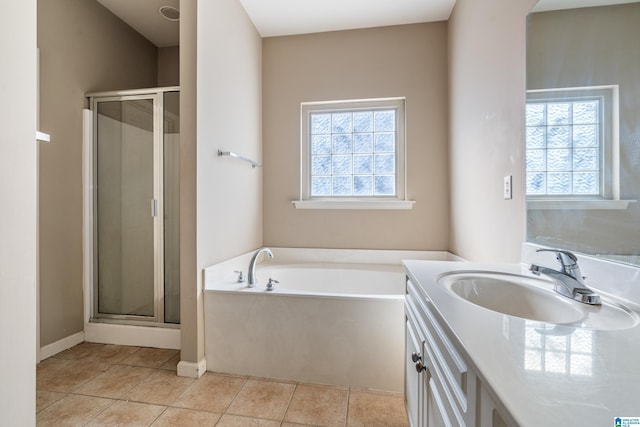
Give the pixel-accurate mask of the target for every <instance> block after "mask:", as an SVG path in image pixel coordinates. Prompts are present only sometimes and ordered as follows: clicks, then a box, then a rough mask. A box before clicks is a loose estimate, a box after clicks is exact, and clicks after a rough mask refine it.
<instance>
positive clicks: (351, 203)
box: [291, 200, 416, 210]
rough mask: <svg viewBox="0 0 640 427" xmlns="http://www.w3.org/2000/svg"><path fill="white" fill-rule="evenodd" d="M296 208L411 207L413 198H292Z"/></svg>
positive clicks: (413, 201) (372, 208) (413, 202)
mask: <svg viewBox="0 0 640 427" xmlns="http://www.w3.org/2000/svg"><path fill="white" fill-rule="evenodd" d="M291 203H293V205H294V206H295V208H296V209H344V210H355V209H371V210H374V209H396V210H398V209H413V205H414V204H415V203H416V202H415V200H293V201H292V202H291Z"/></svg>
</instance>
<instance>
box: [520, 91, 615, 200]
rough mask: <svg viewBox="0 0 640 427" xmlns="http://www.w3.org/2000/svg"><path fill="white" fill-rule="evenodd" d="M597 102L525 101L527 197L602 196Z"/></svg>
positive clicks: (592, 100)
mask: <svg viewBox="0 0 640 427" xmlns="http://www.w3.org/2000/svg"><path fill="white" fill-rule="evenodd" d="M602 103H603V100H602V98H599V97H596V98H576V99H554V100H530V101H528V102H527V107H526V188H527V195H528V196H556V195H557V196H574V195H577V196H599V195H601V194H602V188H601V186H602V173H603V167H602V153H603V150H602V144H603V141H602V138H603V131H602V126H603V123H602V110H603V105H602Z"/></svg>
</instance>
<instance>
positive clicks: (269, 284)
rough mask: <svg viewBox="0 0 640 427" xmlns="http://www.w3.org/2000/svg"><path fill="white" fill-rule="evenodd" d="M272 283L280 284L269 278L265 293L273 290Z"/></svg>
mask: <svg viewBox="0 0 640 427" xmlns="http://www.w3.org/2000/svg"><path fill="white" fill-rule="evenodd" d="M274 283H280V282H278V281H277V280H275V279H272V278H271V277H269V283H267V291H272V290H273V289H274V287H273V284H274Z"/></svg>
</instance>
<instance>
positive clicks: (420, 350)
mask: <svg viewBox="0 0 640 427" xmlns="http://www.w3.org/2000/svg"><path fill="white" fill-rule="evenodd" d="M405 321H406V324H405V331H406V332H405V353H406V354H405V396H406V407H407V415H408V418H409V423H410V425H411V427H440V426H464V427H474V426H479V427H499V426H506V425H508V424H507V423H505V422H504V421H503V417H502V416H501V415H500V413H499V412H498V410H497V407H499V405H496V404H495V402H494V401H493V399H492V398H491V396H490V394H489V393H488V392H487V390H486V389H485V387H484V386H483V385H482V384H481V381H480V380H479V378H478V377H477V375H476V373H475V372H474V371H473V370H472V369H471V367H470V364H469V363H468V357H467V356H466V355H465V354H464V352H463V351H462V350H461V349H460V348H459V347H458V346H457V345H456V344H454V342H455V341H454V340H453V339H452V338H451V337H449V335H448V334H447V332H446V329H445V328H444V327H443V325H442V323H441V321H440V320H439V318H438V315H437V314H436V313H435V310H434V309H433V306H432V304H431V302H430V301H429V299H428V298H426V296H425V295H424V293H423V292H420V291H419V290H418V289H417V288H416V286H415V285H414V284H413V283H412V282H411V281H410V280H407V289H406V299H405Z"/></svg>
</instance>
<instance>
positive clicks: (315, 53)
mask: <svg viewBox="0 0 640 427" xmlns="http://www.w3.org/2000/svg"><path fill="white" fill-rule="evenodd" d="M446 32H447V24H446V23H445V22H438V23H430V24H416V25H405V26H394V27H384V28H373V29H364V30H353V31H340V32H330V33H319V34H309V35H300V36H287V37H274V38H267V39H264V41H263V58H264V59H263V67H264V68H263V88H264V90H263V123H264V125H263V126H264V132H263V138H264V141H263V143H264V243H265V245H268V246H287V247H327V248H376V249H425V250H426V249H431V250H446V249H447V227H448V222H447V221H448V195H447V188H448V179H447V160H446V159H447V148H446V146H447V89H446V88H447V64H446V54H447V53H446V39H447V34H446ZM398 96H404V97H406V157H407V166H406V171H407V184H406V189H407V196H408V198H409V199H411V200H415V201H416V204H415V207H414V209H412V210H405V211H385V210H370V211H369V210H357V211H353V210H352V211H348V210H332V211H322V210H318V211H309V210H296V209H295V208H294V207H293V205H292V204H291V201H292V200H297V199H299V198H300V103H301V102H303V101H325V100H339V99H362V98H381V97H398Z"/></svg>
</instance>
